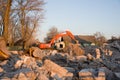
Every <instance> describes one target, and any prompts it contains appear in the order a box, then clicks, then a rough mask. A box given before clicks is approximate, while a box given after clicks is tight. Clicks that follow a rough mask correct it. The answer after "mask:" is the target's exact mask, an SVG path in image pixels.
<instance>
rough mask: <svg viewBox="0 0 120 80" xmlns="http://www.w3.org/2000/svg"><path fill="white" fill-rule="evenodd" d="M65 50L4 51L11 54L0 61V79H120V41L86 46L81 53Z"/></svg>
mask: <svg viewBox="0 0 120 80" xmlns="http://www.w3.org/2000/svg"><path fill="white" fill-rule="evenodd" d="M73 48H76V47H74V46H73V44H71V46H70V47H69V49H73ZM69 49H68V52H66V53H63V52H58V51H57V50H41V49H39V48H37V47H32V48H30V49H29V50H28V51H8V52H9V53H11V57H10V58H9V59H6V60H3V61H0V80H120V42H113V43H110V44H108V45H105V46H103V47H98V46H90V47H86V48H85V49H84V50H85V51H84V52H85V53H84V54H83V52H81V51H78V52H77V51H76V52H75V53H74V51H70V50H69ZM80 52H81V53H80Z"/></svg>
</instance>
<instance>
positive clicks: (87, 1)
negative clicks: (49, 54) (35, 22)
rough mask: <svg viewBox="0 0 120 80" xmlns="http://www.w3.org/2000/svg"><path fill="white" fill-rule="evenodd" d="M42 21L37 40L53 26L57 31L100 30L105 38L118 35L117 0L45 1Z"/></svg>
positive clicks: (119, 12) (119, 8)
mask: <svg viewBox="0 0 120 80" xmlns="http://www.w3.org/2000/svg"><path fill="white" fill-rule="evenodd" d="M45 2H46V4H45V5H44V10H45V13H44V17H45V19H44V20H43V21H44V23H42V24H41V28H40V33H39V34H40V36H39V37H40V39H41V38H44V36H45V35H46V33H47V31H48V29H50V28H51V27H53V26H55V27H57V28H58V30H60V31H65V30H66V29H67V30H70V31H71V32H72V33H73V34H75V35H76V34H78V35H92V34H94V33H95V32H101V33H103V34H104V35H105V36H106V37H107V38H110V36H112V35H113V36H120V0H45Z"/></svg>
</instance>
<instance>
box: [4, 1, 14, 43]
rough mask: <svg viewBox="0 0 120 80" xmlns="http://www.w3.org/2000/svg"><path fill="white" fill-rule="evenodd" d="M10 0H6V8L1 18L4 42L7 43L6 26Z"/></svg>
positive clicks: (7, 24)
mask: <svg viewBox="0 0 120 80" xmlns="http://www.w3.org/2000/svg"><path fill="white" fill-rule="evenodd" d="M11 3H12V0H7V5H6V9H5V12H4V19H3V26H4V28H3V37H4V38H5V41H6V43H8V26H9V18H10V9H11Z"/></svg>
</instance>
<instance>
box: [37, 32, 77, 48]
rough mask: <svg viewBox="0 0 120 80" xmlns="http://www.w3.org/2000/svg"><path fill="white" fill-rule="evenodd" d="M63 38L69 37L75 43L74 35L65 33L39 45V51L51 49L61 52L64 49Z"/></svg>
mask: <svg viewBox="0 0 120 80" xmlns="http://www.w3.org/2000/svg"><path fill="white" fill-rule="evenodd" d="M63 36H69V37H70V38H71V39H73V40H74V41H76V42H77V40H76V39H75V37H74V35H73V34H72V33H71V32H70V31H65V32H62V33H59V34H57V35H56V36H54V37H53V38H52V40H51V41H50V43H40V44H39V45H38V47H39V48H40V49H49V48H52V49H57V50H62V49H64V48H65V42H64V40H63Z"/></svg>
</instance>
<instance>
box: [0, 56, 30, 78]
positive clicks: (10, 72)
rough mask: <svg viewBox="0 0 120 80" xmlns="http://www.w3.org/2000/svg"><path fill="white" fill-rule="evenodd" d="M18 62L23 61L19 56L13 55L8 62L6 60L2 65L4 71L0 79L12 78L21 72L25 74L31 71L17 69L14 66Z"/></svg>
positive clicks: (0, 73)
mask: <svg viewBox="0 0 120 80" xmlns="http://www.w3.org/2000/svg"><path fill="white" fill-rule="evenodd" d="M18 60H21V59H20V57H19V55H17V54H12V55H11V57H10V58H9V59H8V60H5V61H3V62H1V63H0V67H1V68H2V69H3V72H0V79H1V78H3V77H6V76H7V77H8V78H12V77H14V76H15V75H16V74H19V73H20V72H23V73H24V72H28V71H30V69H26V68H19V69H15V66H14V65H15V63H16V62H17V61H18Z"/></svg>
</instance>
